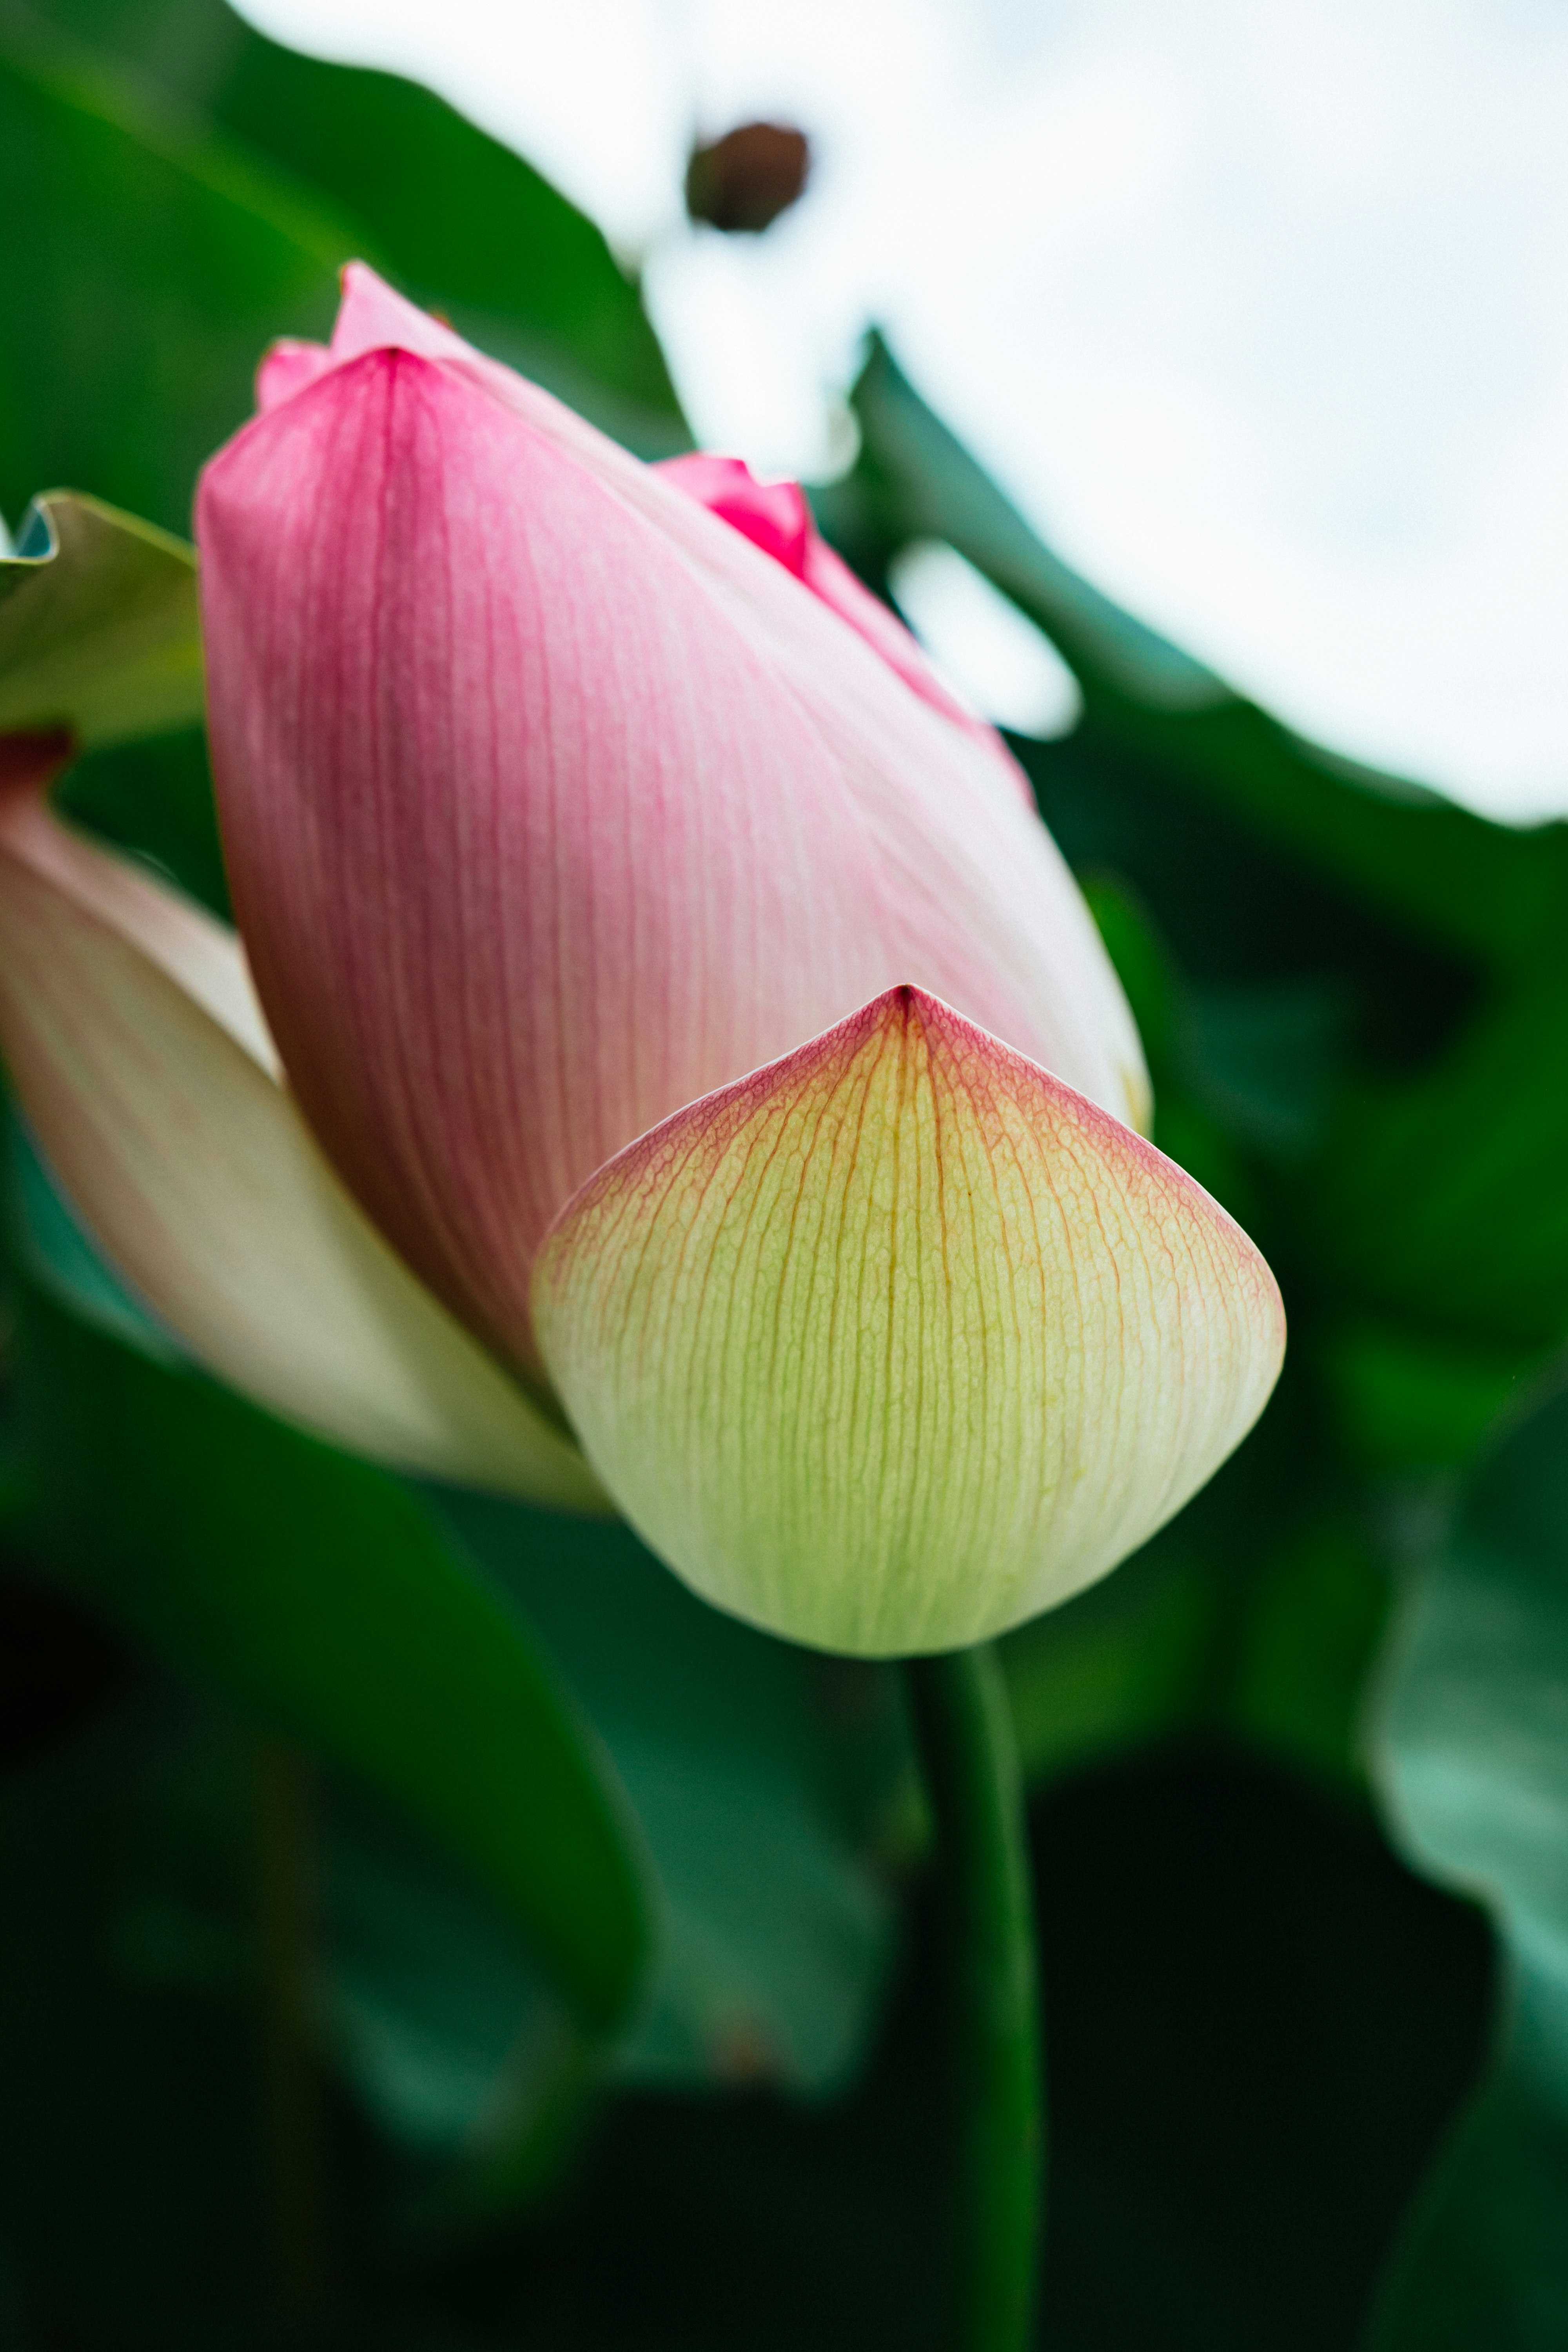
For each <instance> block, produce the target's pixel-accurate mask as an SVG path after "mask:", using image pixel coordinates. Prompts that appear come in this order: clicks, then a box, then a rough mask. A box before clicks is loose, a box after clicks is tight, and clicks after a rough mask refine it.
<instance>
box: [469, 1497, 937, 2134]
mask: <svg viewBox="0 0 1568 2352" xmlns="http://www.w3.org/2000/svg"><path fill="white" fill-rule="evenodd" d="M441 1508H442V1514H443V1517H445V1519H446V1520H447V1524H448V1525H449V1526H451V1527H453V1528H455V1529H456V1530H457V1532H458V1535H459V1536H460V1538H461V1539H462V1541H463V1543H464V1545H465V1547H466V1548H467V1549H469V1550H471V1551H472V1552H474V1553H475V1554H476V1555H477V1556H478V1557H479V1559H481V1560H482V1561H483V1563H484V1565H485V1566H486V1568H487V1569H489V1570H490V1571H491V1573H492V1574H494V1575H495V1576H496V1577H497V1578H498V1579H499V1580H501V1581H503V1582H504V1584H505V1586H506V1589H507V1590H508V1591H510V1592H511V1593H513V1594H514V1595H515V1596H516V1597H517V1598H518V1600H519V1601H521V1603H522V1605H523V1606H524V1607H525V1608H526V1610H527V1612H528V1616H529V1621H530V1622H531V1624H533V1625H534V1626H536V1627H537V1629H538V1631H539V1633H540V1636H541V1638H542V1641H543V1642H544V1643H545V1645H546V1647H547V1649H548V1650H549V1652H550V1654H551V1655H552V1657H553V1659H554V1661H555V1663H556V1664H557V1666H558V1668H559V1670H560V1672H561V1674H562V1675H563V1678H564V1680H565V1681H566V1683H567V1684H568V1685H569V1686H570V1687H571V1689H572V1690H573V1691H574V1693H575V1695H576V1697H577V1699H578V1702H579V1704H580V1705H581V1706H582V1707H583V1709H584V1712H585V1713H586V1715H587V1716H588V1717H589V1718H590V1720H591V1721H592V1722H593V1724H594V1726H595V1730H596V1731H597V1732H598V1734H599V1736H600V1738H602V1739H603V1740H604V1742H605V1746H606V1748H608V1749H609V1752H610V1755H611V1756H612V1758H613V1759H614V1760H615V1764H616V1769H617V1771H618V1773H619V1776H620V1779H621V1780H622V1782H623V1783H624V1785H625V1787H626V1790H627V1793H628V1795H629V1796H630V1798H631V1801H632V1803H633V1805H634V1807H635V1808H636V1811H637V1819H638V1821H639V1822H640V1823H641V1826H642V1830H643V1833H644V1836H645V1837H646V1839H647V1847H648V1851H649V1853H651V1855H652V1858H653V1866H654V1870H655V1873H656V1875H657V1880H658V1919H659V1926H660V1935H659V1941H658V1949H657V1952H656V1955H655V1966H654V1974H653V1979H652V1984H651V1988H650V1994H649V2000H648V2004H647V2009H646V2011H645V2012H644V2014H643V2018H642V2021H641V2022H640V2024H639V2027H638V2029H637V2032H636V2033H635V2034H634V2035H633V2037H632V2039H631V2040H630V2042H628V2043H627V2044H626V2045H625V2046H624V2048H623V2050H622V2053H621V2055H620V2057H619V2060H618V2061H617V2065H618V2070H619V2071H620V2072H621V2073H622V2074H625V2075H626V2076H627V2077H629V2078H630V2079H632V2080H635V2081H637V2082H653V2083H692V2082H697V2083H724V2082H730V2083H742V2082H747V2081H752V2080H762V2081H765V2080H772V2081H774V2082H778V2083H781V2084H785V2085H787V2086H789V2087H791V2088H793V2089H795V2090H799V2091H805V2092H810V2093H814V2094H821V2093H825V2092H826V2091H829V2090H831V2089H833V2088H835V2087H836V2086H837V2085H838V2084H841V2083H842V2082H843V2081H844V2080H845V2079H846V2077H847V2075H848V2074H849V2073H850V2072H851V2070H852V2069H853V2067H854V2065H855V2063H856V2062H857V2061H858V2058H859V2056H860V2054H861V2053H862V2051H863V2049H864V2047H865V2043H866V2041H867V2037H868V2033H869V2031H870V2028H871V2024H872V2021H873V2020H874V2017H875V2015H876V2011H877V2006H878V2002H879V1995H880V1992H881V1989H882V1984H883V1981H884V1977H885V1972H886V1969H887V1964H888V1960H889V1951H890V1929H891V1917H890V1908H889V1899H888V1895H887V1893H886V1890H885V1886H884V1885H883V1883H882V1874H880V1873H879V1872H878V1871H877V1870H876V1869H875V1868H874V1867H873V1866H872V1858H871V1855H870V1853H869V1851H868V1847H869V1843H870V1839H871V1837H872V1836H873V1835H874V1834H875V1825H876V1822H877V1819H878V1817H879V1816H880V1817H881V1818H883V1819H887V1818H888V1817H889V1813H890V1811H891V1809H892V1808H894V1807H896V1806H897V1804H898V1803H899V1801H900V1799H901V1798H903V1797H905V1794H906V1791H907V1786H908V1781H907V1774H908V1763H907V1757H906V1751H905V1748H904V1744H903V1738H902V1731H901V1718H900V1716H899V1714H898V1710H897V1701H896V1698H895V1697H894V1696H893V1691H892V1686H891V1685H890V1682H889V1678H888V1677H887V1676H886V1675H884V1674H881V1673H879V1672H878V1671H877V1670H874V1669H867V1668H857V1667H855V1666H852V1665H848V1664H846V1663H845V1662H843V1661H839V1660H831V1659H824V1658H821V1657H818V1656H816V1655H815V1654H811V1653H808V1652H805V1651H803V1650H797V1649H795V1648H794V1647H793V1646H792V1645H791V1644H789V1643H784V1642H778V1641H774V1640H773V1639H772V1637H771V1636H769V1635H768V1634H765V1633H755V1632H753V1631H752V1628H751V1627H749V1626H746V1625H742V1624H740V1623H739V1622H736V1621H735V1620H734V1619H732V1618H729V1617H723V1616H721V1615H720V1614H719V1613H718V1612H716V1611H714V1610H711V1609H709V1608H707V1607H706V1606H705V1605H704V1604H703V1603H702V1602H701V1601H698V1600H696V1599H695V1598H694V1597H693V1596H692V1595H691V1594H690V1593H689V1592H688V1591H687V1590H686V1588H685V1587H684V1586H683V1585H681V1584H679V1583H678V1581H677V1580H676V1579H675V1578H674V1577H673V1576H671V1575H670V1574H669V1572H668V1570H666V1569H665V1568H663V1567H662V1566H661V1565H660V1564H659V1563H658V1561H657V1560H656V1559H653V1557H652V1556H651V1554H650V1553H648V1552H647V1551H646V1550H645V1549H643V1547H642V1545H641V1544H639V1543H638V1542H637V1538H636V1537H635V1536H633V1535H632V1533H631V1532H630V1530H629V1529H628V1528H622V1527H616V1526H614V1525H607V1524H605V1523H600V1522H589V1521H587V1520H569V1519H564V1518H555V1519H552V1518H546V1517H544V1515H543V1514H542V1513H540V1512H536V1511H531V1510H528V1509H526V1508H524V1507H521V1506H515V1505H510V1504H502V1503H494V1502H490V1501H489V1500H487V1499H485V1498H482V1497H480V1496H467V1495H458V1494H456V1493H452V1494H448V1495H446V1496H444V1497H443V1498H442V1502H441ZM857 1759H858V1760H857ZM856 1778H860V1779H862V1782H863V1783H864V1780H866V1779H868V1780H869V1781H870V1784H871V1787H870V1790H869V1791H868V1795H869V1805H868V1806H867V1804H866V1801H865V1799H864V1798H863V1799H862V1801H861V1804H860V1806H859V1808H858V1810H860V1811H861V1812H862V1817H863V1818H864V1814H865V1812H866V1811H869V1813H870V1815H871V1820H870V1821H869V1822H866V1823H865V1826H863V1827H862V1829H861V1831H860V1832H859V1834H857V1833H856V1830H855V1826H854V1811H855V1810H856V1809H855V1808H852V1807H851V1806H850V1804H849V1802H848V1799H849V1795H850V1783H851V1781H852V1780H854V1779H856Z"/></svg>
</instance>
